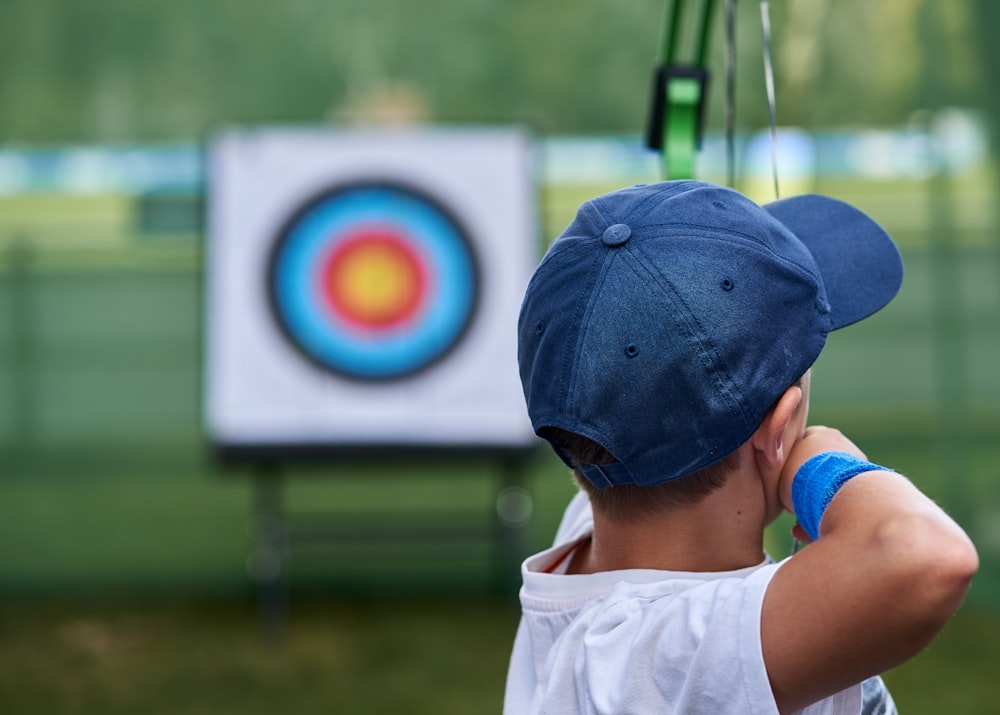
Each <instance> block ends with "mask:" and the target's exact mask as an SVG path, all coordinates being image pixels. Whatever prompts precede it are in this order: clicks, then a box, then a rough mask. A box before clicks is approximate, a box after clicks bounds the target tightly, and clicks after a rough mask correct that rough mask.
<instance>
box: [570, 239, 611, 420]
mask: <svg viewBox="0 0 1000 715" xmlns="http://www.w3.org/2000/svg"><path fill="white" fill-rule="evenodd" d="M616 253H617V251H612V252H609V253H608V254H607V255H605V256H604V260H603V261H602V262H601V268H600V271H599V272H598V274H597V276H596V277H595V278H594V282H593V284H592V285H591V286H590V291H589V300H587V303H586V305H585V306H583V308H582V309H583V311H584V313H583V316H582V317H583V320H582V321H580V323H579V325H580V330H579V332H577V335H576V342H575V344H574V345H573V349H572V354H571V355H568V357H569V359H570V361H571V362H570V370H569V382H568V383H567V385H566V397H567V399H568V400H569V402H570V404H572V406H573V410H572V413H571V416H572V418H573V420H574V421H576V419H577V399H576V386H577V382H578V377H579V376H578V373H579V369H578V368H579V365H580V360H581V359H582V354H583V345H584V342H585V336H586V335H587V334H588V333H589V331H590V323H591V321H592V319H593V316H594V311H593V310H592V308H593V306H594V302H595V301H596V300H597V296H598V294H599V293H600V292H601V289H602V288H603V287H604V283H605V280H606V279H607V276H608V271H609V270H610V265H611V263H612V261H614V260H615V254H616ZM578 310H579V308H578ZM574 317H575V316H574ZM574 323H576V320H574ZM566 351H567V353H569V352H570V347H569V345H567V346H566Z"/></svg>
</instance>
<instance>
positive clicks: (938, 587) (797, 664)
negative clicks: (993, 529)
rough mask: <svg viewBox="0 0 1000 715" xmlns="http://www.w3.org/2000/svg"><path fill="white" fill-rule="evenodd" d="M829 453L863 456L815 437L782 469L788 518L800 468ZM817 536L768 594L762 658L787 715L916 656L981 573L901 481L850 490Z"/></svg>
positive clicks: (812, 433)
mask: <svg viewBox="0 0 1000 715" xmlns="http://www.w3.org/2000/svg"><path fill="white" fill-rule="evenodd" d="M827 451H841V452H849V453H851V454H854V455H857V456H858V457H861V458H863V457H864V455H863V454H862V453H861V451H860V450H859V449H858V448H857V447H856V446H855V445H854V444H853V443H852V442H850V440H848V439H847V438H846V437H844V436H843V435H842V434H841V433H840V432H838V431H837V430H834V429H830V428H826V427H811V428H809V429H808V430H806V433H805V436H804V437H803V438H802V439H801V440H799V441H798V442H797V443H796V445H795V446H794V447H793V449H792V452H791V454H790V456H789V459H788V462H787V463H786V465H785V467H784V469H783V471H782V478H781V483H780V487H779V490H780V497H781V500H782V504H783V505H784V506H785V508H786V509H787V510H788V511H791V512H793V513H794V510H793V505H792V498H791V485H792V481H793V478H794V475H795V473H796V471H797V470H798V468H799V467H800V466H801V465H802V464H803V463H804V462H805V461H806V460H807V459H809V458H810V457H812V456H814V455H817V454H820V453H823V452H827ZM819 534H820V539H819V540H818V541H816V542H815V543H813V544H811V545H810V546H809V547H808V548H806V549H805V550H804V551H802V552H800V553H798V554H796V555H795V556H794V557H793V558H792V559H790V560H789V561H788V562H787V563H785V564H784V565H783V566H782V567H781V568H780V569H778V571H777V573H775V575H774V578H773V580H772V582H771V584H770V585H769V587H768V590H767V593H766V595H765V597H764V608H763V613H762V616H761V640H762V645H763V652H764V661H765V664H766V666H767V672H768V676H769V678H770V680H771V688H772V691H773V692H774V696H775V699H776V701H777V704H778V709H779V710H780V711H781V712H782V713H788V712H792V711H795V710H798V709H800V708H802V707H805V706H806V705H808V704H810V703H812V702H815V701H816V700H819V699H821V698H823V697H825V696H827V695H830V694H832V693H835V692H837V691H839V690H842V689H843V688H845V687H848V686H850V685H852V684H854V683H858V682H860V681H861V680H864V679H865V678H868V677H870V676H872V675H875V674H877V673H880V672H882V671H884V670H887V669H889V668H892V667H893V666H896V665H898V664H900V663H902V662H904V661H906V660H907V659H909V658H911V657H912V656H914V655H916V654H917V653H918V652H920V651H921V650H922V649H923V648H924V647H925V646H926V645H927V644H928V643H929V642H930V641H931V640H932V639H933V638H934V636H935V635H936V634H937V633H938V631H939V630H940V629H941V628H942V627H943V626H944V625H945V623H947V621H948V619H949V618H951V616H952V614H953V613H954V612H955V610H956V609H957V608H958V606H959V603H960V602H961V600H962V598H963V596H964V595H965V592H966V590H967V589H968V587H969V583H970V581H971V580H972V576H973V575H974V574H975V572H976V569H977V568H978V557H977V555H976V550H975V547H974V546H973V545H972V542H971V541H970V540H969V538H968V537H967V536H966V535H965V533H964V532H963V531H962V529H961V528H960V527H959V526H958V525H957V524H956V523H955V522H954V521H952V520H951V519H950V518H949V517H948V515H947V514H945V513H944V512H943V511H942V510H941V509H940V508H939V507H938V506H937V505H936V504H934V502H932V501H931V500H930V499H929V498H927V497H926V496H925V495H924V494H922V493H921V492H920V491H919V490H918V489H917V488H916V487H914V486H913V485H912V484H911V483H910V482H909V481H908V480H907V479H906V478H905V477H903V476H901V475H899V474H896V473H894V472H888V471H871V472H864V473H862V474H859V475H858V476H856V477H853V478H851V479H850V480H849V481H847V482H846V483H845V484H844V485H843V486H842V487H841V488H840V489H839V491H837V493H836V494H835V496H834V497H833V499H832V501H831V502H830V504H829V506H828V507H827V509H826V511H825V513H824V515H823V518H822V521H821V523H820V529H819Z"/></svg>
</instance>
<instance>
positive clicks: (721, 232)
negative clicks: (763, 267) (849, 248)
mask: <svg viewBox="0 0 1000 715" xmlns="http://www.w3.org/2000/svg"><path fill="white" fill-rule="evenodd" d="M774 220H775V221H778V220H777V219H774ZM778 223H779V224H780V222H778ZM656 227H665V228H670V227H677V228H693V229H697V230H699V231H704V232H705V233H706V234H708V236H707V237H709V238H715V239H718V240H721V241H726V242H728V243H735V244H737V245H739V246H746V244H745V243H742V242H738V241H733V240H732V239H733V238H735V237H737V236H740V237H743V238H746V239H749V240H750V241H751V242H752V247H753V248H756V249H758V250H760V251H762V252H763V253H766V254H767V255H769V256H773V257H774V258H775V259H777V260H778V261H780V262H781V263H782V264H784V265H786V266H794V267H796V268H799V269H801V270H802V271H804V272H805V273H807V274H809V276H810V277H811V278H812V279H813V280H815V281H816V282H817V283H819V284H820V285H823V276H822V274H818V273H814V272H813V271H812V270H811V269H810V268H809V266H805V265H802V264H801V263H799V262H798V261H793V260H791V259H790V258H788V257H786V256H783V255H781V254H780V253H778V252H777V251H775V250H773V249H772V248H771V247H769V246H768V245H767V244H766V243H764V242H763V241H762V240H761V239H760V238H758V237H757V236H755V235H753V234H752V233H743V232H742V231H733V230H732V229H719V228H713V227H712V226H705V225H703V224H697V223H653V224H644V225H642V226H639V228H643V229H650V228H656ZM785 230H786V231H788V232H789V233H791V234H792V235H793V236H795V238H796V239H797V240H798V241H799V242H800V243H801V242H802V240H801V239H800V238H799V237H798V236H796V235H795V234H794V233H792V231H791V230H790V229H788V228H785ZM661 235H662V234H661ZM802 245H803V247H804V248H805V249H806V251H807V252H808V253H809V255H810V256H812V252H811V251H809V247H808V246H806V245H805V244H804V243H803V244H802ZM815 260H816V259H815V257H813V261H815Z"/></svg>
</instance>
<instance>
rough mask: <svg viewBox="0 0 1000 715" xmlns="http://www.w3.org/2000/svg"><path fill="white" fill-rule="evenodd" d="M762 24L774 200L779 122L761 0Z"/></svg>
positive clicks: (768, 18) (764, 3)
mask: <svg viewBox="0 0 1000 715" xmlns="http://www.w3.org/2000/svg"><path fill="white" fill-rule="evenodd" d="M760 24H761V29H762V31H763V34H764V83H765V85H766V87H767V113H768V119H769V123H770V132H771V172H772V176H773V177H774V198H775V199H780V198H781V193H780V192H779V191H778V122H777V118H776V115H777V112H776V110H775V101H774V65H773V64H772V62H771V13H770V8H769V6H768V0H760Z"/></svg>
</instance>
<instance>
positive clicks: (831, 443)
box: [778, 425, 868, 541]
mask: <svg viewBox="0 0 1000 715" xmlns="http://www.w3.org/2000/svg"><path fill="white" fill-rule="evenodd" d="M823 452H847V453H848V454H853V455H854V456H856V457H859V458H861V459H865V460H867V459H868V458H867V457H866V456H865V453H864V452H862V451H861V450H860V449H859V448H858V446H857V445H856V444H854V442H852V441H851V440H849V439H848V438H847V437H845V436H844V434H843V433H842V432H841V431H840V430H838V429H834V428H833V427H821V426H819V425H816V426H812V427H807V428H806V431H805V434H803V435H802V438H801V439H799V440H798V441H797V442H796V443H795V445H794V446H793V447H792V449H791V451H790V452H789V454H788V459H786V460H785V464H784V466H783V467H782V468H781V480H780V482H779V483H778V495H779V496H780V498H781V505H782V506H783V507H784V508H785V510H786V511H788V512H789V513H791V514H794V513H795V508H794V506H793V505H792V481H793V480H794V479H795V473H796V472H798V471H799V467H801V466H802V465H803V464H805V463H806V462H807V461H808V460H809V459H810V458H812V457H815V456H816V455H817V454H822V453H823ZM801 531H802V530H801V529H798V530H797V532H796V538H798V532H801ZM802 533H803V534H804V532H802ZM799 540H800V541H805V540H808V537H807V538H806V539H799Z"/></svg>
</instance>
